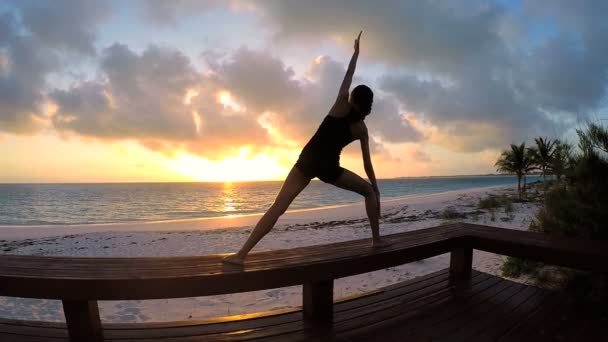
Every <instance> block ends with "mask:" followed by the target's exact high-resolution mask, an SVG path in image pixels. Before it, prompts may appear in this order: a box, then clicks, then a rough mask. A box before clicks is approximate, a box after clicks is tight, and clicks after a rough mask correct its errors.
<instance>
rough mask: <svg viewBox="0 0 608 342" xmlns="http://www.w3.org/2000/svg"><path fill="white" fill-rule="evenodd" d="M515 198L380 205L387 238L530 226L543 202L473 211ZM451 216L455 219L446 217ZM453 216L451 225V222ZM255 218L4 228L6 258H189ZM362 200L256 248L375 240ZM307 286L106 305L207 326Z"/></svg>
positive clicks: (394, 271) (375, 282)
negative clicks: (462, 226)
mask: <svg viewBox="0 0 608 342" xmlns="http://www.w3.org/2000/svg"><path fill="white" fill-rule="evenodd" d="M514 193H515V189H514V187H505V186H497V187H487V188H477V189H471V190H463V191H449V192H443V193H437V194H430V195H422V196H409V197H402V198H390V199H383V201H382V219H381V234H392V233H398V232H404V231H411V230H416V229H421V228H426V227H432V226H436V225H440V224H444V223H448V222H456V221H464V222H475V223H480V224H487V225H492V226H496V227H503V228H510V229H527V227H528V225H529V223H530V221H531V220H532V218H533V217H534V215H535V213H536V211H537V210H538V204H535V203H531V202H525V203H514V204H513V212H512V213H505V212H504V210H503V209H498V210H496V211H494V212H493V213H492V212H489V211H487V210H480V209H478V208H477V204H478V201H479V198H481V197H486V196H488V195H489V194H508V195H513V194H514ZM447 213H450V214H451V215H446V214H447ZM450 217H451V218H450ZM258 219H259V215H248V216H241V217H228V218H212V219H194V220H193V219H189V220H178V221H163V222H151V223H138V224H99V225H74V226H33V227H18V228H15V227H6V226H0V254H20V255H57V256H82V257H93V256H96V257H135V256H138V257H142V256H144V257H145V256H183V255H206V254H216V253H229V252H235V251H236V250H237V249H238V248H239V247H240V246H241V244H242V243H243V242H244V241H245V240H246V238H247V236H248V235H249V233H250V231H251V229H252V226H253V225H254V224H255V223H256V222H257V220H258ZM370 234H371V232H370V229H369V225H368V223H367V219H366V216H365V210H364V206H363V203H362V202H361V203H354V204H350V205H342V206H336V207H327V208H320V209H313V210H300V211H292V212H287V213H286V214H285V215H283V216H282V217H281V218H280V219H279V221H278V222H277V225H276V226H275V229H273V231H271V232H270V233H269V234H268V235H267V236H266V237H265V238H264V239H263V240H262V241H261V242H260V243H259V245H258V246H256V248H255V250H270V249H283V248H293V247H299V246H308V245H316V244H325V243H330V242H339V241H348V240H354V239H362V238H368V237H370ZM503 259H504V257H503V256H499V255H495V254H492V253H486V252H480V251H475V255H474V260H473V267H474V268H475V269H477V270H480V271H483V272H487V273H490V274H497V275H499V274H500V266H501V265H502V262H503ZM448 265H449V255H447V254H446V255H440V256H436V257H433V258H429V259H425V260H421V261H418V262H413V263H410V264H406V265H402V266H399V267H392V268H388V269H385V270H380V271H375V272H371V273H366V274H361V275H357V276H352V277H347V278H341V279H337V280H336V281H335V283H334V284H335V290H334V298H341V297H345V296H350V295H355V294H360V293H364V292H366V291H370V290H372V289H375V288H379V287H383V286H387V285H390V284H393V283H396V282H400V281H404V280H408V279H412V278H415V277H417V276H420V275H423V274H427V273H430V272H433V271H436V270H440V269H442V268H445V267H447V266H448ZM301 291H302V288H301V286H292V287H285V288H278V289H270V290H263V291H255V292H246V293H237V294H230V295H221V296H207V297H196V298H182V299H167V300H164V299H163V300H145V301H101V302H100V303H99V305H100V311H101V318H102V320H103V321H104V322H115V323H126V322H152V321H176V320H186V319H203V318H211V317H216V316H223V315H234V314H242V313H249V312H256V311H268V310H276V309H286V308H292V307H297V306H300V305H301ZM0 317H6V318H16V319H28V320H42V321H63V320H64V317H63V312H62V309H61V302H60V301H56V300H40V299H25V298H11V297H0Z"/></svg>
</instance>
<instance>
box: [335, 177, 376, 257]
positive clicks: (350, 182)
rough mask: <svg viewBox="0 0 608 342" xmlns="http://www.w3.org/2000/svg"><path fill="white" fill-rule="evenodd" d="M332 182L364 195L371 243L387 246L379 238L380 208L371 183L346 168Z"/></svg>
mask: <svg viewBox="0 0 608 342" xmlns="http://www.w3.org/2000/svg"><path fill="white" fill-rule="evenodd" d="M333 184H334V185H335V186H337V187H339V188H342V189H345V190H350V191H354V192H356V193H358V194H360V195H362V196H363V197H365V210H366V211H367V217H368V219H369V224H370V226H371V228H372V245H373V246H374V247H383V246H387V245H388V243H387V242H386V241H384V240H382V239H381V238H380V221H379V220H380V218H379V214H380V210H379V205H378V198H377V196H376V193H375V192H374V189H373V188H372V185H371V184H370V183H369V182H367V181H366V180H365V179H363V178H361V177H359V176H358V175H357V174H356V173H353V172H351V171H349V170H346V169H344V172H342V174H341V175H340V177H338V179H336V181H335V182H334V183H333Z"/></svg>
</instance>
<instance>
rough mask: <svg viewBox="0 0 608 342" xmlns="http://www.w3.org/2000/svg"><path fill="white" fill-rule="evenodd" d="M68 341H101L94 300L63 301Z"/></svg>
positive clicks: (97, 310)
mask: <svg viewBox="0 0 608 342" xmlns="http://www.w3.org/2000/svg"><path fill="white" fill-rule="evenodd" d="M63 312H64V314H65V322H66V325H67V327H68V333H69V336H70V341H72V342H79V341H91V342H102V341H103V331H102V328H101V320H100V319H99V308H98V307H97V302H96V301H72V300H64V301H63Z"/></svg>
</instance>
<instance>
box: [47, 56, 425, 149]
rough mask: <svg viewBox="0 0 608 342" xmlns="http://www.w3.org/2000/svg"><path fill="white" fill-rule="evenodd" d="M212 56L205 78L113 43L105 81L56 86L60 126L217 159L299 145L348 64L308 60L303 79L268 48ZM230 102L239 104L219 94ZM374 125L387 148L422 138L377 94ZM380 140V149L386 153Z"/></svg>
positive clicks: (185, 62) (177, 61)
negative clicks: (242, 151) (389, 144)
mask: <svg viewBox="0 0 608 342" xmlns="http://www.w3.org/2000/svg"><path fill="white" fill-rule="evenodd" d="M205 55H206V56H207V64H208V66H209V67H208V70H206V72H200V71H198V70H196V69H195V68H194V66H193V65H192V63H191V61H190V59H189V58H188V57H187V56H185V55H184V54H182V53H181V52H180V51H179V50H177V49H174V48H169V47H159V46H154V45H152V46H149V47H148V48H146V49H145V50H144V51H143V52H141V53H136V52H134V51H132V50H131V49H130V48H129V47H128V46H126V45H121V44H114V45H112V46H110V47H108V48H106V49H104V50H103V51H102V52H101V59H100V62H99V65H100V67H99V78H98V79H96V80H88V81H81V82H77V83H75V84H73V85H72V86H71V87H70V88H69V89H57V90H54V91H52V92H50V93H49V98H50V99H51V100H52V101H53V102H54V103H55V104H56V105H57V106H58V110H57V113H56V114H55V115H54V116H53V117H52V122H53V124H54V127H55V128H56V129H58V130H61V131H64V132H72V133H75V134H78V135H82V136H88V137H94V138H98V139H106V140H116V139H123V140H126V139H132V140H137V141H139V142H140V143H141V144H142V145H143V146H146V147H147V148H149V149H152V150H156V151H161V152H164V153H171V151H174V150H184V151H188V152H190V153H193V154H196V155H200V156H204V157H206V158H212V159H214V158H220V157H222V156H225V154H226V153H232V154H234V153H237V152H238V150H239V149H240V148H241V147H243V146H247V147H248V148H249V149H250V150H251V151H252V152H261V151H264V150H265V149H267V148H299V147H301V146H303V145H304V144H305V143H306V141H307V140H308V139H309V138H310V136H311V135H312V133H314V130H315V129H316V128H317V127H318V125H319V124H320V122H321V120H322V118H323V116H325V115H326V114H327V112H328V110H329V108H330V107H331V105H332V104H333V101H334V100H335V96H336V95H335V94H336V93H337V88H338V86H339V84H340V82H341V78H342V77H343V75H344V72H345V70H344V66H343V64H341V63H338V62H335V61H333V60H331V59H329V58H325V59H322V60H317V61H316V62H313V63H311V68H310V70H309V72H308V73H307V75H308V76H309V78H307V79H296V78H295V74H294V72H293V71H292V69H291V68H289V67H287V66H286V65H285V64H284V63H283V62H282V61H281V60H280V59H279V58H277V57H274V56H272V55H270V54H268V53H266V52H263V51H256V50H250V49H247V48H244V47H243V48H240V49H237V50H236V51H233V53H231V54H229V55H227V56H222V57H210V56H212V54H205ZM223 93H228V94H230V96H231V101H234V102H235V103H238V106H234V105H233V106H228V105H225V104H223V103H221V101H219V99H220V98H219V97H220V95H221V94H223ZM374 108H375V109H374V116H373V118H372V119H371V120H370V121H371V122H373V124H372V125H370V130H371V132H372V134H373V135H376V136H379V137H381V138H382V142H393V141H395V142H402V141H413V140H417V139H419V138H420V136H421V133H420V132H418V131H417V130H416V129H415V128H414V127H413V126H411V125H409V123H408V121H407V120H406V119H405V118H403V117H402V116H401V115H400V114H399V111H398V107H397V104H396V101H395V100H394V99H392V98H385V97H383V96H379V97H378V99H377V100H376V101H375V107H374ZM381 145H382V143H381V142H374V144H373V146H372V147H373V149H374V151H377V152H380V153H381V154H388V152H387V151H386V150H385V149H384V148H383V147H382V146H381Z"/></svg>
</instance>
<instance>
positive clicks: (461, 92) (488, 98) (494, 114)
mask: <svg viewBox="0 0 608 342" xmlns="http://www.w3.org/2000/svg"><path fill="white" fill-rule="evenodd" d="M250 3H251V4H253V5H255V6H256V7H257V8H258V9H259V10H260V11H261V12H262V13H263V15H264V16H265V18H266V20H267V21H268V22H270V23H272V24H273V25H274V26H275V28H276V32H277V38H278V39H279V40H280V41H283V42H287V43H288V42H289V41H290V39H291V38H297V39H296V40H301V39H306V38H308V39H309V40H310V41H311V42H312V41H320V40H322V39H324V38H329V37H338V39H339V40H340V41H342V42H344V45H345V46H347V47H349V48H350V45H351V41H352V38H353V36H354V34H355V33H356V32H357V31H358V30H360V29H364V30H365V33H364V36H363V42H362V49H363V55H364V56H365V57H367V58H372V59H373V60H375V61H376V62H380V63H383V64H385V65H387V66H389V67H390V68H394V69H396V70H394V71H393V72H391V73H390V74H387V75H385V76H384V77H381V79H380V88H381V89H382V90H383V91H385V92H387V93H388V94H392V95H393V96H395V97H396V98H398V100H399V101H400V102H401V103H402V105H403V107H404V109H405V110H407V111H408V112H413V113H414V114H415V116H416V118H418V119H425V120H426V122H427V123H428V124H431V125H434V126H436V127H438V128H439V129H440V131H441V133H442V134H443V135H444V136H446V135H449V136H450V137H452V138H453V139H454V143H453V144H449V145H450V146H448V147H451V148H452V149H457V150H465V151H479V150H481V149H484V148H488V147H499V146H502V145H504V144H506V143H509V142H511V141H517V140H521V139H529V138H531V137H533V136H535V135H539V134H545V135H546V134H548V133H551V134H554V133H556V132H561V131H563V130H564V127H562V126H563V125H564V124H565V123H566V122H568V120H572V118H573V117H576V116H577V115H580V114H583V115H584V114H587V113H590V112H593V111H594V110H597V109H598V108H599V107H600V106H602V105H605V102H604V99H605V95H606V81H607V77H606V76H607V71H608V70H607V68H608V47H607V46H608V45H606V44H605V41H606V39H607V38H608V34H607V33H608V25H607V24H605V20H604V17H605V15H606V13H608V8H607V6H608V5H607V4H606V2H605V1H602V0H597V1H591V0H589V1H576V2H573V1H567V0H563V1H554V2H550V3H548V2H538V1H526V2H524V4H523V5H521V7H522V8H523V10H521V11H519V10H513V8H509V7H508V6H503V5H501V4H500V3H499V2H487V1H476V0H458V1H450V2H443V1H402V0H395V1H385V2H382V5H381V6H379V5H378V4H377V3H374V2H372V1H364V0H361V1H295V0H294V1H250ZM547 112H549V113H550V114H553V115H547ZM581 112H582V113H581ZM559 116H561V118H564V119H565V120H564V121H560V120H559V119H558V120H557V121H556V120H555V118H556V117H559ZM549 117H551V118H552V119H551V120H550V119H549ZM482 127H486V128H487V129H482ZM462 132H467V133H469V134H477V135H478V136H475V137H471V136H469V135H468V134H465V133H462Z"/></svg>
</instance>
